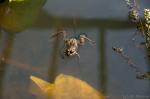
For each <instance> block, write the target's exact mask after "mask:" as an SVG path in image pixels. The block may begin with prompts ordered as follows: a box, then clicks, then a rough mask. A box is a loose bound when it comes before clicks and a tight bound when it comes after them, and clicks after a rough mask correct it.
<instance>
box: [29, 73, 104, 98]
mask: <svg viewBox="0 0 150 99" xmlns="http://www.w3.org/2000/svg"><path fill="white" fill-rule="evenodd" d="M31 80H32V81H33V82H34V83H35V84H36V85H37V86H38V87H39V88H40V89H41V92H42V93H41V94H43V95H45V97H46V99H104V96H103V95H101V93H99V92H97V91H96V90H95V89H94V88H92V87H91V86H90V85H89V84H87V83H86V82H84V81H82V80H80V79H78V78H75V77H73V76H68V75H63V74H61V75H59V76H58V77H56V80H55V82H54V84H50V83H48V82H46V81H44V80H41V79H39V78H37V77H34V76H31Z"/></svg>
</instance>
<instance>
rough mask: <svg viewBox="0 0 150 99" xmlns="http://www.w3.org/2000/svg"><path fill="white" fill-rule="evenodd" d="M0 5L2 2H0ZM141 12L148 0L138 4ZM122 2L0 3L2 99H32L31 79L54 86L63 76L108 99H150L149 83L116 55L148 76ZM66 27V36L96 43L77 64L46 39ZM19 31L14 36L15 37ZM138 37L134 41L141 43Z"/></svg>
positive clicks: (142, 52)
mask: <svg viewBox="0 0 150 99" xmlns="http://www.w3.org/2000/svg"><path fill="white" fill-rule="evenodd" d="M0 3H1V2H0ZM138 3H139V6H140V7H141V9H143V8H145V7H146V8H150V1H149V0H142V1H138ZM127 14H128V8H127V7H126V3H125V1H124V0H47V1H46V0H30V1H29V0H26V2H24V3H22V2H21V3H11V4H7V3H1V4H0V22H1V23H0V26H1V32H0V57H1V63H0V79H1V80H0V99H35V97H34V96H33V95H31V93H30V91H29V85H30V82H31V81H30V79H29V77H30V75H35V76H38V77H40V78H42V79H45V80H48V81H50V82H53V81H54V79H55V77H56V76H57V75H58V74H61V73H63V74H67V75H73V76H75V77H78V78H80V79H82V80H84V81H86V82H88V83H89V84H90V85H91V86H92V87H94V88H95V89H97V90H99V91H101V92H103V93H104V94H105V95H106V96H107V98H108V99H150V95H149V93H150V82H149V80H141V79H137V78H136V72H135V71H134V70H133V69H132V68H131V67H130V66H129V64H128V63H127V62H126V61H125V60H124V59H123V58H122V57H121V56H120V55H118V54H117V53H115V52H114V51H113V50H112V47H113V46H116V47H122V48H124V51H125V53H126V54H127V55H128V56H129V57H130V58H131V59H132V61H133V62H134V63H135V64H136V66H137V67H138V68H140V69H141V70H142V71H144V72H146V71H149V69H150V67H149V60H148V59H147V58H146V56H147V55H146V50H145V49H144V48H137V47H135V45H134V43H133V42H132V36H133V34H134V32H135V30H136V28H135V26H134V25H133V24H131V23H130V22H129V21H128V17H127ZM59 28H64V29H65V30H66V31H67V32H68V33H69V36H73V37H77V36H79V34H80V33H82V32H84V33H86V34H87V36H88V37H89V38H90V39H92V40H94V41H95V42H96V45H94V46H93V45H90V44H88V43H86V44H85V46H82V47H80V49H79V54H80V59H79V61H78V58H77V57H71V58H65V59H62V58H61V54H60V52H62V51H63V39H61V38H59V39H54V40H51V39H50V35H51V34H52V33H55V32H56V31H57V30H58V29H59ZM16 32H17V33H16ZM142 40H143V39H141V37H140V36H138V37H137V42H140V41H142Z"/></svg>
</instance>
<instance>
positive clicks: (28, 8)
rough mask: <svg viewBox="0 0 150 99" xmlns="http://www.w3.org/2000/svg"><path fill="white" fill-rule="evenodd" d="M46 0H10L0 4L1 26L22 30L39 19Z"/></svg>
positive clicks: (17, 30)
mask: <svg viewBox="0 0 150 99" xmlns="http://www.w3.org/2000/svg"><path fill="white" fill-rule="evenodd" d="M45 1H46V0H9V2H7V0H6V2H4V3H1V4H0V28H1V29H3V30H5V31H8V32H21V31H23V30H25V29H26V28H27V27H29V26H31V25H32V24H33V23H34V22H35V21H36V19H37V17H38V15H39V12H40V9H41V8H42V6H43V5H44V3H45Z"/></svg>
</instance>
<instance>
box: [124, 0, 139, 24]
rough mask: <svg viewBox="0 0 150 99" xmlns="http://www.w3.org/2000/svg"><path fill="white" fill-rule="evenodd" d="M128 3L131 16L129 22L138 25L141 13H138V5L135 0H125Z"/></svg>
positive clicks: (129, 15)
mask: <svg viewBox="0 0 150 99" xmlns="http://www.w3.org/2000/svg"><path fill="white" fill-rule="evenodd" d="M125 1H126V4H127V7H128V8H129V12H128V13H129V14H128V17H129V20H130V21H131V22H133V23H138V22H139V19H140V17H139V12H138V7H137V5H136V2H135V1H134V0H133V1H131V0H125Z"/></svg>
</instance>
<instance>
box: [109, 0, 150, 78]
mask: <svg viewBox="0 0 150 99" xmlns="http://www.w3.org/2000/svg"><path fill="white" fill-rule="evenodd" d="M125 1H126V4H127V7H128V8H129V12H128V16H129V21H130V22H132V23H134V24H135V26H136V32H135V34H134V37H133V38H132V40H133V41H134V42H135V36H136V35H137V34H141V35H142V37H143V38H144V40H145V41H143V42H142V43H141V45H144V46H145V48H146V49H147V51H148V57H149V56H150V54H149V53H150V9H146V8H145V9H144V10H143V16H144V18H143V17H141V16H142V15H140V14H139V13H140V8H139V7H138V6H137V4H136V1H135V0H125ZM136 46H137V45H136ZM139 46H140V45H139ZM112 49H113V50H114V51H115V52H116V53H118V54H120V55H121V57H122V58H123V59H124V60H126V62H127V63H128V64H129V65H130V67H131V68H132V69H134V71H135V72H136V78H137V79H148V80H150V72H149V71H147V72H143V71H141V70H140V68H137V66H136V65H135V63H134V62H133V61H132V59H131V58H130V57H129V56H128V55H127V54H126V53H125V52H124V49H123V48H119V47H112Z"/></svg>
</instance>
